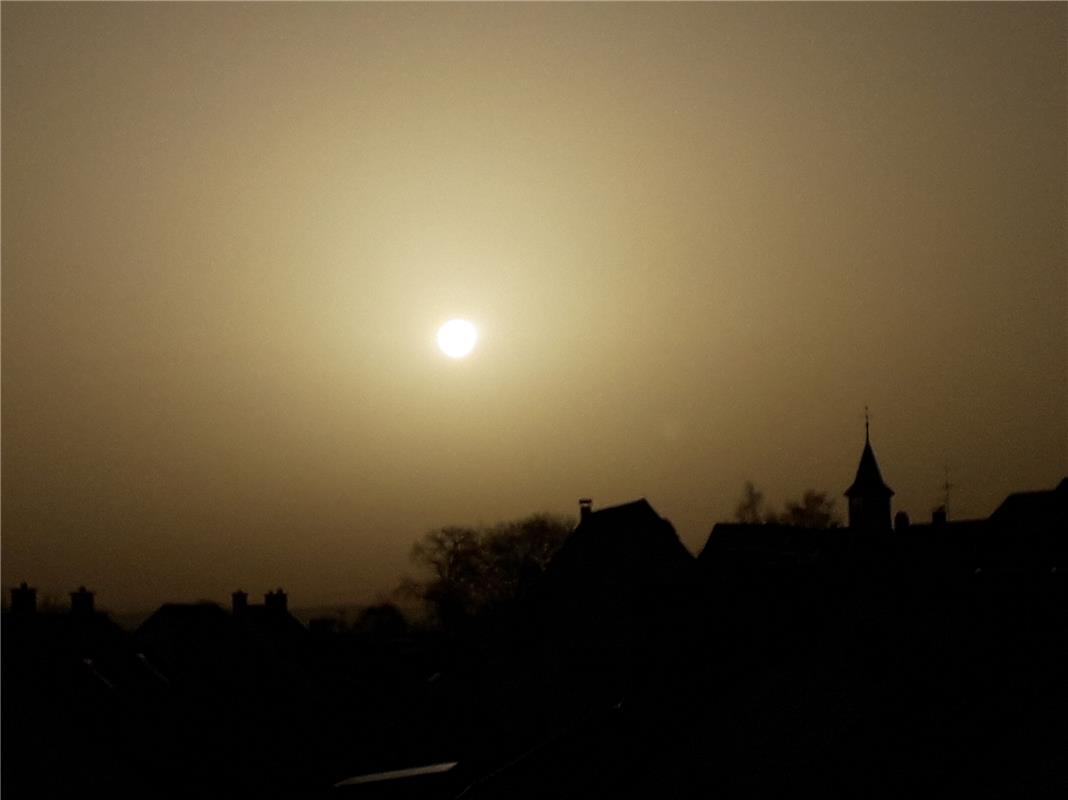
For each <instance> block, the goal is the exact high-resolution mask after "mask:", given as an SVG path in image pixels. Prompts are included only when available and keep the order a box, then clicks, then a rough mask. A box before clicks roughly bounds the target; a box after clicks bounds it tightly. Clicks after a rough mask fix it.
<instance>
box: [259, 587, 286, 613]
mask: <svg viewBox="0 0 1068 800" xmlns="http://www.w3.org/2000/svg"><path fill="white" fill-rule="evenodd" d="M286 600H287V598H286V593H285V592H283V591H282V588H281V587H279V588H277V589H275V590H274V591H273V592H267V594H265V595H264V597H263V605H264V606H266V607H267V610H268V611H269V612H271V613H274V614H284V613H286Z"/></svg>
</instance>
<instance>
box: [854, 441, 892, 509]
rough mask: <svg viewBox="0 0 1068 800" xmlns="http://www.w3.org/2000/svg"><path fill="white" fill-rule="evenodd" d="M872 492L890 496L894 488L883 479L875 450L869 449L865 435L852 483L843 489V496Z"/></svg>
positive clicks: (869, 444)
mask: <svg viewBox="0 0 1068 800" xmlns="http://www.w3.org/2000/svg"><path fill="white" fill-rule="evenodd" d="M872 493H876V494H879V493H881V494H886V495H889V496H891V497H892V496H893V494H894V490H893V489H891V488H890V487H889V486H887V485H886V482H885V481H883V476H882V473H881V472H880V471H879V462H878V461H876V460H875V451H874V450H872V449H871V442H870V441H869V440H868V439H867V437H865V440H864V451H863V452H862V453H861V454H860V464H858V465H857V474H856V477H855V478H854V479H853V484H852V485H851V486H850V487H849V488H848V489H846V490H845V496H846V497H853V496H855V495H860V494H872Z"/></svg>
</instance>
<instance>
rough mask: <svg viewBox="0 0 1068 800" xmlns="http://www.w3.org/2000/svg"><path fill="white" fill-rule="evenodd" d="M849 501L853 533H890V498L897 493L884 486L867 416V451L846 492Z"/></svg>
mask: <svg viewBox="0 0 1068 800" xmlns="http://www.w3.org/2000/svg"><path fill="white" fill-rule="evenodd" d="M845 496H846V497H848V498H849V527H850V529H851V530H859V531H874V532H880V533H881V532H884V531H889V530H890V498H891V497H893V496H894V490H893V489H891V488H890V487H889V486H887V485H886V484H885V483H883V476H882V474H880V472H879V464H878V462H877V461H876V460H875V452H874V451H873V450H872V449H871V440H870V438H869V435H868V418H867V414H865V415H864V452H862V453H861V454H860V465H859V466H858V467H857V477H856V478H855V479H854V480H853V485H852V486H850V487H849V488H848V489H846V491H845Z"/></svg>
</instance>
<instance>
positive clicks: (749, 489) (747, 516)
mask: <svg viewBox="0 0 1068 800" xmlns="http://www.w3.org/2000/svg"><path fill="white" fill-rule="evenodd" d="M734 519H735V520H736V521H738V522H744V523H746V524H748V525H759V524H760V523H761V522H765V521H766V520H765V517H764V493H763V492H761V491H758V490H757V488H756V486H754V485H753V482H752V481H746V482H745V489H744V494H743V495H742V499H741V501H740V502H739V503H738V505H737V506H735V509H734Z"/></svg>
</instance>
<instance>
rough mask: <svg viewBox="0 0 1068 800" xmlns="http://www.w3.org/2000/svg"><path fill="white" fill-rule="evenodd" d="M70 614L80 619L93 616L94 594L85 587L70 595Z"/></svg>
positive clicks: (80, 587)
mask: <svg viewBox="0 0 1068 800" xmlns="http://www.w3.org/2000/svg"><path fill="white" fill-rule="evenodd" d="M70 614H71V616H72V617H79V618H84V617H91V616H93V593H92V592H90V591H89V590H88V589H86V588H85V587H84V586H79V587H78V590H77V591H75V592H71V593H70Z"/></svg>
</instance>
